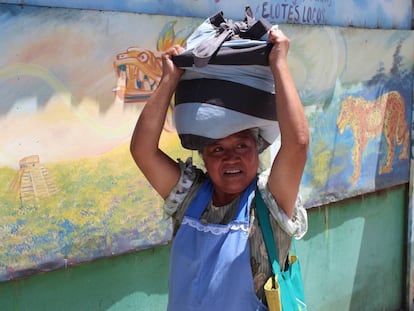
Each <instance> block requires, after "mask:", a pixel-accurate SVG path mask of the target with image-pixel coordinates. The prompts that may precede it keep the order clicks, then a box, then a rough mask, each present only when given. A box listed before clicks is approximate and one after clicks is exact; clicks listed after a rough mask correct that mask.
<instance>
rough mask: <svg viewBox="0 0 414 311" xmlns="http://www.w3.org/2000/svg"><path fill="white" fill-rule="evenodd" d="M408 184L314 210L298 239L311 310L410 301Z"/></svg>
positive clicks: (388, 306) (389, 305)
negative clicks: (407, 295)
mask: <svg viewBox="0 0 414 311" xmlns="http://www.w3.org/2000/svg"><path fill="white" fill-rule="evenodd" d="M407 194H408V187H407V186H406V185H403V186H398V187H394V188H392V189H387V190H383V191H380V192H376V193H372V194H368V195H364V196H359V197H356V198H352V199H348V200H345V201H341V202H338V203H335V204H331V205H329V206H326V207H321V208H314V209H310V210H308V217H309V231H308V233H307V234H306V236H305V237H304V239H303V240H302V241H300V242H299V243H298V253H299V256H300V259H301V265H302V273H303V276H304V282H305V292H306V298H307V302H308V306H309V310H310V311H331V310H335V311H345V310H346V311H349V310H351V311H352V310H355V311H356V310H357V311H363V310H372V311H376V310H399V309H400V308H401V307H402V306H403V305H404V297H405V295H404V292H405V289H404V284H405V282H406V280H405V270H406V267H405V247H404V246H405V245H406V243H405V242H406V235H407V234H406V232H407V228H406V222H405V219H406V210H407V208H406V207H407V204H408V202H407V197H408V196H407Z"/></svg>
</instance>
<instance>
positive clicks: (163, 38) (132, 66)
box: [114, 21, 194, 131]
mask: <svg viewBox="0 0 414 311" xmlns="http://www.w3.org/2000/svg"><path fill="white" fill-rule="evenodd" d="M176 23H177V21H170V22H168V23H166V24H165V26H164V28H163V29H162V30H161V32H160V33H159V36H158V40H157V52H153V51H151V50H149V49H146V48H141V47H135V46H134V47H130V48H128V49H127V50H126V51H125V52H122V53H119V54H117V55H116V60H115V61H114V68H115V71H116V73H117V76H118V81H117V86H116V87H115V88H114V91H115V92H116V96H117V98H118V99H119V100H120V101H121V102H123V103H142V102H146V101H147V99H148V98H149V97H150V96H151V94H152V92H153V91H154V90H155V89H156V88H157V87H158V84H159V82H160V79H161V74H162V64H161V56H160V54H161V53H162V52H163V51H166V50H167V49H169V48H170V47H172V46H173V45H175V44H179V45H181V46H185V42H186V40H187V38H188V36H189V35H190V34H191V33H192V32H193V30H194V29H193V28H192V27H188V28H185V29H182V30H181V31H179V32H178V33H176V32H175V30H174V26H175V24H176ZM171 119H172V105H170V109H169V112H168V117H167V120H166V123H165V126H164V129H165V130H168V131H172V130H173V127H172V121H171Z"/></svg>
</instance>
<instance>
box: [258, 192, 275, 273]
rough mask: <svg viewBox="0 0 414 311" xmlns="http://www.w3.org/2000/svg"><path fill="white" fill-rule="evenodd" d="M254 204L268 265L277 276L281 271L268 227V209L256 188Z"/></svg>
mask: <svg viewBox="0 0 414 311" xmlns="http://www.w3.org/2000/svg"><path fill="white" fill-rule="evenodd" d="M255 203H256V211H257V216H258V218H259V223H260V228H261V230H262V234H263V239H264V242H265V244H266V249H267V254H268V256H269V263H270V265H271V266H272V270H273V274H277V273H279V272H280V271H281V270H280V265H279V260H278V253H277V248H276V244H275V239H274V237H273V231H272V227H271V225H270V219H269V209H268V208H267V207H266V204H265V202H264V201H263V198H262V195H261V194H260V190H259V189H258V188H256V196H255Z"/></svg>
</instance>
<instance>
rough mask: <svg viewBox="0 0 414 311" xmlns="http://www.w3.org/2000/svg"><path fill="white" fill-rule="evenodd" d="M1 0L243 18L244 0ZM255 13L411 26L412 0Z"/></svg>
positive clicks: (262, 5)
mask: <svg viewBox="0 0 414 311" xmlns="http://www.w3.org/2000/svg"><path fill="white" fill-rule="evenodd" d="M2 3H10V4H20V5H40V6H48V7H67V8H84V9H99V10H114V11H128V12H138V13H147V14H160V15H172V16H189V17H201V18H205V17H208V16H210V15H212V14H214V13H216V12H218V11H220V10H221V11H223V12H224V13H225V16H226V17H228V18H232V19H241V18H243V11H244V7H245V5H246V2H245V1H238V2H235V1H234V0H158V1H154V0H119V1H109V0H101V1H97V0H24V1H23V0H6V1H2ZM248 4H249V5H250V6H251V7H252V8H253V9H254V11H255V12H256V17H259V16H264V17H266V18H267V19H268V20H269V21H270V22H272V23H294V24H324V25H333V26H349V25H352V26H354V27H363V28H382V29H411V20H412V2H411V0H392V1H390V0H376V1H367V0H353V1H338V0H303V1H297V0H287V1H286V0H283V1H281V0H278V1H262V0H251V1H249V3H248Z"/></svg>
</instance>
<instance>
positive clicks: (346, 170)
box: [0, 5, 414, 281]
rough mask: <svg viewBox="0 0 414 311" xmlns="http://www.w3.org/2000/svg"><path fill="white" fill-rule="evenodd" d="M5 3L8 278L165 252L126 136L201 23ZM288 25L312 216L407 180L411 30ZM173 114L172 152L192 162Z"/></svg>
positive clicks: (1, 65)
mask: <svg viewBox="0 0 414 311" xmlns="http://www.w3.org/2000/svg"><path fill="white" fill-rule="evenodd" d="M0 7H1V10H0V23H1V25H2V27H1V28H0V36H1V38H3V40H1V41H0V48H1V50H2V51H3V52H2V53H3V54H2V58H1V59H0V126H1V129H2V135H1V136H0V192H1V194H2V198H1V204H2V208H1V209H0V240H1V241H2V244H1V245H0V281H7V280H10V279H14V278H19V277H23V276H27V275H30V274H32V273H37V272H40V271H47V270H51V269H57V268H62V267H66V266H68V265H73V264H77V263H80V262H84V261H89V260H93V259H96V258H99V257H104V256H112V255H117V254H121V253H125V252H129V251H133V250H139V249H144V248H147V247H150V246H154V245H157V244H164V243H168V241H169V239H170V235H171V229H170V222H169V221H168V220H167V219H164V217H163V215H162V211H161V208H160V207H161V205H162V200H161V199H160V198H159V197H158V196H157V195H156V194H155V192H154V191H153V189H152V188H151V187H150V185H149V184H148V183H147V182H146V180H145V178H144V177H143V176H142V174H141V173H140V171H139V170H138V169H137V168H136V167H135V164H134V163H133V160H132V158H131V156H130V154H129V140H130V136H131V134H132V130H133V127H134V125H135V122H136V119H137V117H138V115H139V113H140V111H141V109H142V107H143V105H145V102H146V100H147V98H148V96H149V95H150V94H151V93H152V91H153V90H154V89H155V88H156V87H157V85H158V82H159V79H160V76H161V64H160V56H161V53H162V51H163V50H165V49H166V48H168V47H169V46H171V45H172V44H176V43H179V44H185V40H186V38H187V37H188V35H189V34H190V33H191V32H192V31H193V30H194V28H195V27H197V26H198V25H199V24H200V23H201V22H202V20H203V19H199V18H182V17H181V18H177V17H174V16H161V15H147V14H133V13H119V12H97V11H88V10H71V9H56V8H54V9H50V8H41V7H26V6H24V7H17V6H14V5H1V6H0ZM280 26H281V28H282V29H283V30H284V31H285V32H286V34H287V35H288V36H289V37H290V38H291V39H292V44H291V50H290V59H289V62H290V65H291V68H292V73H293V76H294V79H295V82H296V83H297V86H298V89H299V92H300V96H301V98H302V101H303V104H304V105H305V109H306V113H307V115H308V119H309V124H310V127H311V131H312V142H311V147H310V157H309V161H308V163H307V166H306V172H305V175H304V178H303V181H302V188H301V191H302V192H303V198H304V202H305V205H306V207H307V208H311V207H314V206H318V205H322V204H325V203H328V202H332V201H336V200H340V199H343V198H347V197H352V196H355V195H357V194H360V193H366V192H371V191H375V190H377V189H382V188H388V187H390V186H393V185H398V184H402V183H406V182H407V181H408V178H409V173H408V171H409V169H408V168H409V160H408V149H407V144H408V141H407V140H408V137H409V132H408V131H409V129H410V124H411V113H412V108H411V103H412V100H413V98H412V96H413V95H412V94H413V83H412V81H413V72H412V66H413V62H414V56H413V55H414V52H413V46H414V44H413V42H414V38H413V33H412V32H411V31H406V30H388V31H384V30H370V31H369V32H368V31H364V30H363V29H352V28H349V29H346V28H337V27H328V26H325V27H311V26H300V27H299V26H298V25H280ZM16 34H19V35H18V36H17V35H16ZM361 47H363V48H361ZM172 113H173V107H171V109H170V111H169V117H168V118H167V120H166V124H165V131H164V132H163V135H162V147H163V148H164V149H165V150H167V152H168V153H169V154H170V155H171V156H172V157H174V158H178V157H180V158H182V159H185V158H186V157H188V156H194V155H193V153H192V152H190V151H183V150H182V149H181V148H180V144H179V140H178V137H177V135H176V133H175V132H174V125H173V123H172V122H171V114H172ZM363 127H367V128H369V131H363V130H362V128H363ZM276 149H277V143H276V144H275V145H274V146H272V149H271V150H269V152H267V153H266V154H264V159H263V161H264V163H265V164H266V163H269V160H270V157H271V154H274V153H275V152H276ZM266 161H267V162H266Z"/></svg>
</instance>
